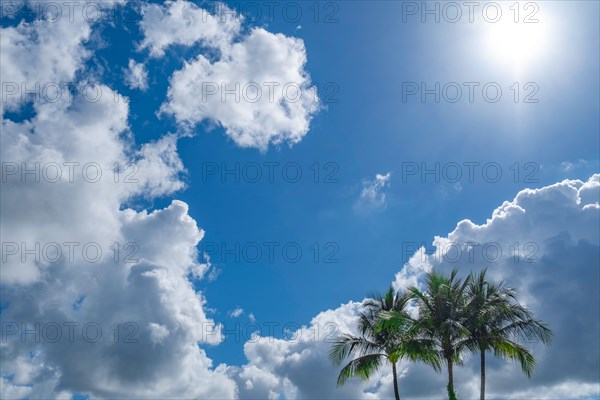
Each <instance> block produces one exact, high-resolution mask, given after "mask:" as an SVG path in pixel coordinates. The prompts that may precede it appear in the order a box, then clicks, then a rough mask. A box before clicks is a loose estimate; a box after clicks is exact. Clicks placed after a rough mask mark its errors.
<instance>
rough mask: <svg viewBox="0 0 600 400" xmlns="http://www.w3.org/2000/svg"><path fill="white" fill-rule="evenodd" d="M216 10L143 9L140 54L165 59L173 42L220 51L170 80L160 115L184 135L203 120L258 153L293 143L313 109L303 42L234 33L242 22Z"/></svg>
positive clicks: (171, 5) (315, 101) (179, 4)
mask: <svg viewBox="0 0 600 400" xmlns="http://www.w3.org/2000/svg"><path fill="white" fill-rule="evenodd" d="M217 10H218V12H215V13H211V12H209V11H207V10H205V9H202V8H199V7H197V6H196V5H194V4H193V3H189V2H186V1H181V0H180V1H176V2H168V3H166V4H165V5H164V6H159V5H156V4H153V5H149V6H147V7H146V8H145V11H144V19H143V21H142V23H141V28H142V31H143V33H144V40H143V41H142V43H141V46H140V48H141V49H145V48H149V49H150V54H151V55H152V56H154V57H159V56H162V55H164V50H165V48H167V47H168V46H170V45H173V44H181V45H185V46H191V45H193V44H195V43H197V42H199V43H201V44H202V45H204V46H206V47H210V48H215V49H218V50H219V54H218V56H215V55H210V56H209V55H206V54H201V55H199V56H197V58H195V59H194V60H191V61H188V62H186V63H185V65H184V67H183V68H182V69H181V70H179V71H176V72H175V73H174V74H173V76H172V77H171V79H170V87H169V91H168V95H167V101H166V102H165V103H164V104H163V106H162V107H161V111H162V112H163V113H165V114H172V115H173V116H174V117H175V118H176V120H177V121H178V122H179V123H180V124H181V126H182V127H183V128H184V129H187V128H190V127H193V126H195V125H197V124H199V123H201V122H203V121H207V122H209V123H211V124H213V125H218V126H221V127H222V128H223V129H224V130H225V132H226V134H227V135H228V136H229V137H230V138H231V139H232V140H233V141H234V142H235V143H236V144H237V145H239V146H242V147H255V148H258V149H260V150H261V151H265V150H266V149H267V148H268V146H269V144H275V145H278V144H281V143H284V142H286V143H288V144H290V145H293V144H295V143H298V142H299V141H300V140H302V138H303V137H304V136H305V135H306V134H307V132H308V130H309V126H310V121H311V119H312V117H313V115H314V114H315V113H316V112H317V111H318V108H319V98H318V94H317V89H316V87H314V86H313V85H312V83H311V80H310V76H309V75H308V73H307V72H306V71H305V70H304V66H305V64H306V50H305V48H304V42H303V41H302V40H300V39H296V38H293V37H287V36H285V35H282V34H273V33H270V32H268V31H266V30H265V29H262V28H254V29H251V30H250V32H249V33H248V34H241V33H240V29H241V22H242V17H241V16H240V15H238V14H236V13H235V12H234V11H232V10H230V9H228V8H227V7H226V6H223V5H221V6H219V7H217ZM256 60H260V62H256Z"/></svg>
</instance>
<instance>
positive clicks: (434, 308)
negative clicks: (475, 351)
mask: <svg viewBox="0 0 600 400" xmlns="http://www.w3.org/2000/svg"><path fill="white" fill-rule="evenodd" d="M457 274H458V271H457V270H453V271H452V272H451V273H450V275H449V276H446V275H444V274H442V273H438V272H436V271H432V272H430V273H428V274H427V275H426V276H425V290H424V291H421V290H420V289H419V288H417V287H416V286H411V287H409V288H408V289H407V297H409V298H410V300H415V301H416V303H417V306H418V309H419V318H418V319H416V320H414V322H413V324H412V326H411V328H410V335H411V337H413V341H417V342H420V343H427V344H428V347H429V348H433V349H435V351H436V352H437V356H438V359H440V360H443V362H444V363H445V364H446V366H447V369H448V386H447V390H448V398H449V399H450V400H455V399H456V393H455V391H454V365H455V364H458V363H460V362H461V360H460V354H461V353H462V352H463V351H464V349H465V346H464V344H465V339H466V338H467V337H468V336H469V330H468V328H467V327H466V326H465V322H466V320H467V313H466V307H467V303H468V298H467V295H466V293H467V288H468V286H469V283H470V279H471V277H470V276H469V277H467V279H465V280H464V281H461V280H460V279H458V278H457ZM381 316H382V322H381V324H380V325H381V326H382V327H384V328H387V329H394V328H395V327H397V326H398V325H402V324H403V321H404V317H403V316H401V315H397V314H396V313H395V312H383V313H382V314H381Z"/></svg>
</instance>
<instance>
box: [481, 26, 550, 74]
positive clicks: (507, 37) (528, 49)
mask: <svg viewBox="0 0 600 400" xmlns="http://www.w3.org/2000/svg"><path fill="white" fill-rule="evenodd" d="M546 26H547V23H541V22H533V23H526V22H523V21H519V22H514V21H513V20H511V19H507V20H503V21H499V22H497V23H495V24H489V25H488V26H486V27H485V29H486V32H485V44H484V45H485V46H486V50H487V52H488V56H489V57H490V59H491V60H492V61H493V62H494V63H496V64H500V65H501V66H503V67H510V68H513V69H517V70H521V69H525V68H526V67H530V66H531V65H532V64H534V63H536V62H537V61H539V59H540V58H541V56H543V54H544V52H545V50H546V49H547V45H548V42H549V37H548V35H549V32H548V30H547V29H546Z"/></svg>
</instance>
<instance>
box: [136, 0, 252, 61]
mask: <svg viewBox="0 0 600 400" xmlns="http://www.w3.org/2000/svg"><path fill="white" fill-rule="evenodd" d="M215 5H216V7H215V8H216V11H217V12H214V13H211V12H209V11H208V10H206V9H203V8H200V7H198V6H196V5H195V4H194V3H192V2H188V1H184V0H177V1H167V2H165V3H164V5H158V4H148V5H145V6H144V8H143V15H144V17H143V19H142V21H141V23H140V28H141V30H142V33H143V35H144V39H143V40H142V42H141V44H140V46H139V48H140V50H143V49H149V50H150V55H151V56H153V57H162V56H163V55H164V54H165V49H166V48H168V47H169V46H172V45H177V44H178V45H184V46H191V45H193V44H195V43H198V42H200V43H201V44H202V45H204V46H207V47H214V48H217V49H221V50H225V49H227V47H228V46H229V45H230V43H231V42H232V40H233V39H234V38H235V37H236V36H237V35H238V33H239V31H240V27H241V22H242V21H243V18H242V16H241V15H238V14H236V13H235V12H233V11H232V10H230V9H229V8H228V7H227V6H225V5H224V4H222V3H215Z"/></svg>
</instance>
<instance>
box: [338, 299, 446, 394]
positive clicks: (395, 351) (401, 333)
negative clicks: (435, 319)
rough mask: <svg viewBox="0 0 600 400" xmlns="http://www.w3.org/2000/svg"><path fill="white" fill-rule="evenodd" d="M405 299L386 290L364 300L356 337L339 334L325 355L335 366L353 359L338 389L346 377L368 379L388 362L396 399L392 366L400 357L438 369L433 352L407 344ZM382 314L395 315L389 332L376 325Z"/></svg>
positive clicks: (412, 343)
mask: <svg viewBox="0 0 600 400" xmlns="http://www.w3.org/2000/svg"><path fill="white" fill-rule="evenodd" d="M408 299H409V298H408V297H407V296H400V295H398V294H395V293H394V290H393V289H392V288H391V287H390V289H389V290H388V291H387V293H386V294H385V295H383V296H382V295H378V294H375V295H373V296H372V298H370V299H368V300H366V301H365V303H364V308H365V310H364V311H363V312H362V313H361V314H360V317H359V324H358V327H359V331H360V336H353V335H349V334H342V335H340V337H339V338H338V339H337V340H336V342H335V343H334V344H333V346H332V347H331V350H330V352H329V358H330V360H331V362H332V363H333V364H335V365H340V364H341V363H342V362H343V361H344V359H346V358H347V357H352V358H353V359H352V360H351V361H350V362H349V363H348V364H346V366H344V367H343V368H342V370H341V371H340V374H339V376H338V381H337V384H338V386H340V385H343V384H344V383H345V382H346V380H347V379H348V378H350V377H358V378H360V379H363V380H368V379H369V377H370V376H371V374H372V373H373V372H375V371H376V370H378V369H379V368H380V367H381V365H382V363H383V362H384V361H388V362H389V363H390V364H391V365H392V374H393V380H394V396H395V398H396V400H400V393H399V391H398V377H397V373H396V364H397V362H398V361H399V360H400V359H401V358H403V357H405V358H408V359H410V360H412V361H417V360H421V361H424V362H426V363H428V364H430V365H431V366H433V367H434V368H435V369H439V361H438V359H437V353H435V352H433V351H431V350H430V349H428V348H426V347H425V346H421V345H420V344H419V343H417V342H411V338H410V336H409V332H410V331H411V329H410V321H412V319H411V318H410V317H409V315H408V313H407V312H406V310H405V308H406V305H407V302H408ZM382 312H393V313H394V315H395V316H396V318H397V319H396V324H395V326H394V327H393V329H392V328H390V329H388V328H381V327H380V326H379V321H380V314H381V313H382ZM399 321H402V322H401V323H400V322H399Z"/></svg>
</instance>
